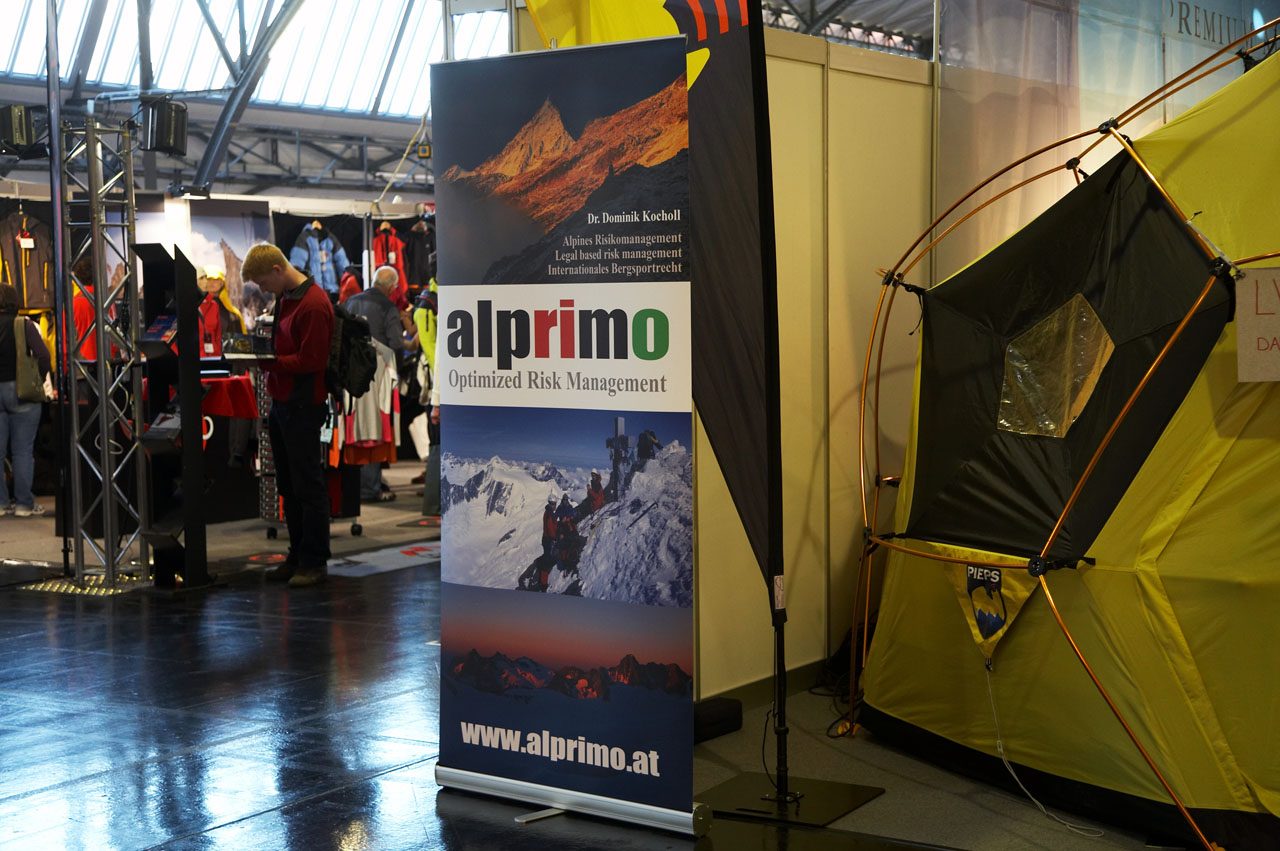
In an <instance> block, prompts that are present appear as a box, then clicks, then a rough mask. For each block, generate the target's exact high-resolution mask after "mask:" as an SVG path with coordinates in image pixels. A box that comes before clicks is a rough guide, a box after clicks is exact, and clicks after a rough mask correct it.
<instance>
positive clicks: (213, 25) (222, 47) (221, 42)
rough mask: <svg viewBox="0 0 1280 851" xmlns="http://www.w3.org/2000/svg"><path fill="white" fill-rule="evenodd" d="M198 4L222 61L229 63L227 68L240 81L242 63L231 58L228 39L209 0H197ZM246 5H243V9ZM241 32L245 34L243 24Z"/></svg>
mask: <svg viewBox="0 0 1280 851" xmlns="http://www.w3.org/2000/svg"><path fill="white" fill-rule="evenodd" d="M196 5H197V6H199V7H200V14H202V15H204V22H205V24H206V25H207V26H208V28H209V34H210V35H211V36H213V43H214V44H216V45H217V46H218V52H219V53H221V54H222V61H223V62H225V63H226V64H227V70H229V71H230V72H231V79H232V80H236V81H238V80H239V79H240V75H241V73H243V69H242V68H241V67H240V63H239V62H237V61H236V60H235V59H233V58H231V51H230V50H228V49H227V40H226V39H225V38H223V37H222V31H221V30H219V29H218V23H217V21H215V20H214V19H213V12H212V11H210V9H209V0H196ZM243 10H244V7H243V6H242V7H241V11H243ZM241 30H242V32H241V34H242V35H243V25H242V26H241ZM240 60H241V62H243V61H244V54H243V53H241V55H240Z"/></svg>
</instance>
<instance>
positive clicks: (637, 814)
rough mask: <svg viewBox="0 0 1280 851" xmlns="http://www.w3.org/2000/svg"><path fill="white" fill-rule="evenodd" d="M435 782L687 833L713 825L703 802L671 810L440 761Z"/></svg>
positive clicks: (694, 833)
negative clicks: (688, 808) (441, 763)
mask: <svg viewBox="0 0 1280 851" xmlns="http://www.w3.org/2000/svg"><path fill="white" fill-rule="evenodd" d="M436 782H437V783H439V784H440V785H441V786H444V787H445V788H448V789H461V790H463V791H465V792H478V793H479V794H481V795H493V796H495V797H498V798H511V799H513V800H516V801H525V802H527V803H531V804H541V805H543V806H544V807H548V808H551V809H557V810H564V811H569V812H579V813H583V814H585V815H590V816H599V817H600V818H607V819H614V820H616V821H623V822H629V823H631V824H636V825H640V826H642V827H653V828H657V829H659V830H669V831H673V832H675V833H683V834H685V835H688V836H698V837H701V836H704V835H705V834H706V832H707V831H708V830H709V829H710V828H711V809H710V808H709V807H707V806H706V805H705V804H700V803H695V804H692V805H691V806H692V809H691V811H690V812H683V811H681V810H668V809H664V808H662V807H653V806H649V805H648V804H637V803H633V802H631V801H621V800H618V799H616V798H605V797H603V796H600V795H592V794H590V793H587V792H574V791H572V790H570V789H557V788H556V787H554V786H541V785H539V784H537V783H526V782H524V781H522V780H510V779H508V778H505V777H495V776H494V775H492V774H480V773H478V772H475V771H464V770H462V769H459V768H449V767H448V766H445V765H439V764H437V765H436ZM532 815H540V814H539V813H533V814H532ZM548 815H550V814H548Z"/></svg>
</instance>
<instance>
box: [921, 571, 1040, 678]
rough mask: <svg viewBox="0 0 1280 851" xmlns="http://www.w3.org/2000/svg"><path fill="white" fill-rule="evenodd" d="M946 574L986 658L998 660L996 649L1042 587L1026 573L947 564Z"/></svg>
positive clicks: (970, 629) (970, 630) (974, 638)
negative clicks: (1019, 614)
mask: <svg viewBox="0 0 1280 851" xmlns="http://www.w3.org/2000/svg"><path fill="white" fill-rule="evenodd" d="M971 557H972V556H971ZM1024 567H1025V565H1024ZM942 571H943V573H945V574H946V576H947V579H948V581H950V582H951V587H952V588H954V589H955V591H956V597H957V598H958V599H959V601H960V610H961V611H962V612H963V613H964V616H965V621H966V622H967V623H968V624H969V632H970V633H971V634H972V635H973V640H974V641H975V642H977V644H978V649H979V650H981V651H982V655H983V658H986V659H992V658H994V657H995V652H996V645H998V644H999V643H1000V639H1002V638H1004V637H1005V636H1006V635H1008V634H1009V629H1010V628H1011V627H1012V626H1013V621H1014V619H1015V618H1017V617H1018V613H1019V612H1021V611H1022V606H1023V605H1024V604H1025V603H1026V602H1027V600H1028V598H1030V597H1031V595H1032V594H1033V593H1035V590H1036V588H1038V587H1039V585H1038V583H1037V582H1036V580H1035V579H1034V578H1033V577H1032V576H1031V575H1029V574H1028V573H1027V571H1026V570H1018V569H1013V570H1008V569H1004V568H999V567H987V566H985V565H975V564H946V565H943V567H942Z"/></svg>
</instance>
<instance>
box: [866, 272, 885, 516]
mask: <svg viewBox="0 0 1280 851" xmlns="http://www.w3.org/2000/svg"><path fill="white" fill-rule="evenodd" d="M887 277H888V274H886V278H887ZM887 289H889V285H888V284H884V285H882V286H881V287H880V297H879V298H878V299H876V312H875V315H874V316H873V317H872V319H871V335H870V337H868V338H867V356H866V358H865V359H864V360H863V363H862V385H861V387H859V388H858V483H859V487H858V496H859V498H860V499H861V500H862V528H863V529H870V528H871V521H870V515H869V513H868V511H867V378H868V377H869V376H870V374H871V354H872V352H873V351H874V350H875V342H876V329H877V328H879V327H880V313H881V311H882V310H883V309H884V295H885V290H887ZM879 439H880V436H879V435H876V440H877V442H878V441H879Z"/></svg>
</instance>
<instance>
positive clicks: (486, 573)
mask: <svg viewBox="0 0 1280 851" xmlns="http://www.w3.org/2000/svg"><path fill="white" fill-rule="evenodd" d="M447 416H449V420H450V423H451V425H452V426H453V429H454V430H453V431H452V432H451V434H450V436H449V437H448V438H447V440H446V446H447V447H448V450H449V451H446V452H445V453H444V456H443V458H442V463H441V483H440V487H441V505H442V510H443V516H444V521H443V523H442V552H443V564H442V569H443V578H444V580H445V581H446V582H453V583H457V584H460V585H471V586H477V587H484V588H501V589H506V590H524V591H535V592H541V593H548V594H568V595H572V596H581V597H589V598H592V599H597V600H611V601H615V602H625V603H638V604H642V605H648V606H674V607H678V608H689V607H691V606H692V605H693V572H692V570H691V569H690V567H691V562H692V557H693V556H692V554H693V457H692V454H691V453H690V451H689V449H688V441H689V437H690V431H691V426H690V425H689V417H688V416H687V415H681V416H676V415H669V414H629V415H626V416H625V417H622V418H618V417H617V416H615V412H582V411H577V412H573V413H572V416H573V418H574V422H573V423H572V424H571V425H570V424H567V423H564V424H558V423H557V422H556V421H555V420H554V418H555V417H563V415H562V414H560V413H559V412H554V411H535V410H531V409H525V410H521V411H519V413H517V414H515V415H514V416H513V415H512V413H511V412H510V411H507V412H504V411H502V410H501V409H485V408H465V407H451V408H450V409H449V414H448V415H447ZM618 419H621V420H622V423H621V425H619V424H618V422H617V420H618ZM495 421H502V422H505V423H508V424H514V426H513V427H518V430H519V431H520V433H521V436H522V439H525V440H529V441H532V442H533V445H535V446H536V445H537V442H538V441H539V440H541V439H542V435H550V437H551V438H554V439H556V440H559V442H560V443H561V444H562V445H560V446H548V447H547V448H542V449H539V450H536V451H538V452H539V453H540V454H542V455H543V456H544V457H552V456H559V457H558V458H557V461H558V462H559V463H553V462H552V461H550V460H537V461H533V460H527V459H520V458H513V457H510V455H514V454H516V452H517V451H518V450H515V449H514V448H512V447H509V446H508V443H507V441H506V440H505V438H504V436H503V435H502V434H501V431H500V426H501V425H502V422H495ZM540 421H546V422H545V424H546V426H547V428H546V429H545V430H544V429H542V428H539V423H540ZM629 423H635V424H636V426H637V427H638V428H637V430H638V431H639V432H640V434H639V435H637V436H635V437H632V436H631V435H627V434H625V429H626V427H627V425H628V424H629ZM641 426H643V428H639V427H641ZM619 428H622V429H623V432H619V434H621V440H620V441H619V437H618V435H615V434H612V432H614V431H617V430H618V429H619ZM646 433H647V434H648V435H651V436H652V439H646V441H645V446H646V448H638V447H637V444H639V443H641V442H642V440H641V438H643V437H644V435H645V434H646ZM593 438H594V439H593ZM610 441H619V442H620V445H622V446H623V447H624V450H625V451H624V450H619V452H618V453H616V457H614V455H611V453H613V450H611V449H610V448H609V442H610ZM481 446H486V447H491V448H494V449H497V450H499V452H498V453H496V454H492V455H488V456H487V457H486V456H481V457H467V456H466V455H465V454H464V453H465V452H466V451H467V450H468V449H471V450H474V449H477V448H480V447H481ZM504 449H505V450H507V451H505V452H503V451H502V450H504ZM640 455H643V456H645V457H638V456H640ZM592 461H596V463H597V466H596V467H595V468H594V470H593V468H591V467H587V466H585V464H587V463H591V462H592ZM575 462H576V463H575ZM593 471H594V472H595V473H596V474H597V476H596V477H595V485H594V487H595V488H596V490H595V491H594V493H595V494H596V497H595V499H594V500H593V499H592V491H591V488H592V479H593V476H592V472H593ZM549 517H550V518H552V519H551V520H550V521H549V520H548V518H549ZM548 522H550V523H551V525H552V526H553V527H555V534H551V533H549V532H548V527H547V524H548Z"/></svg>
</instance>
